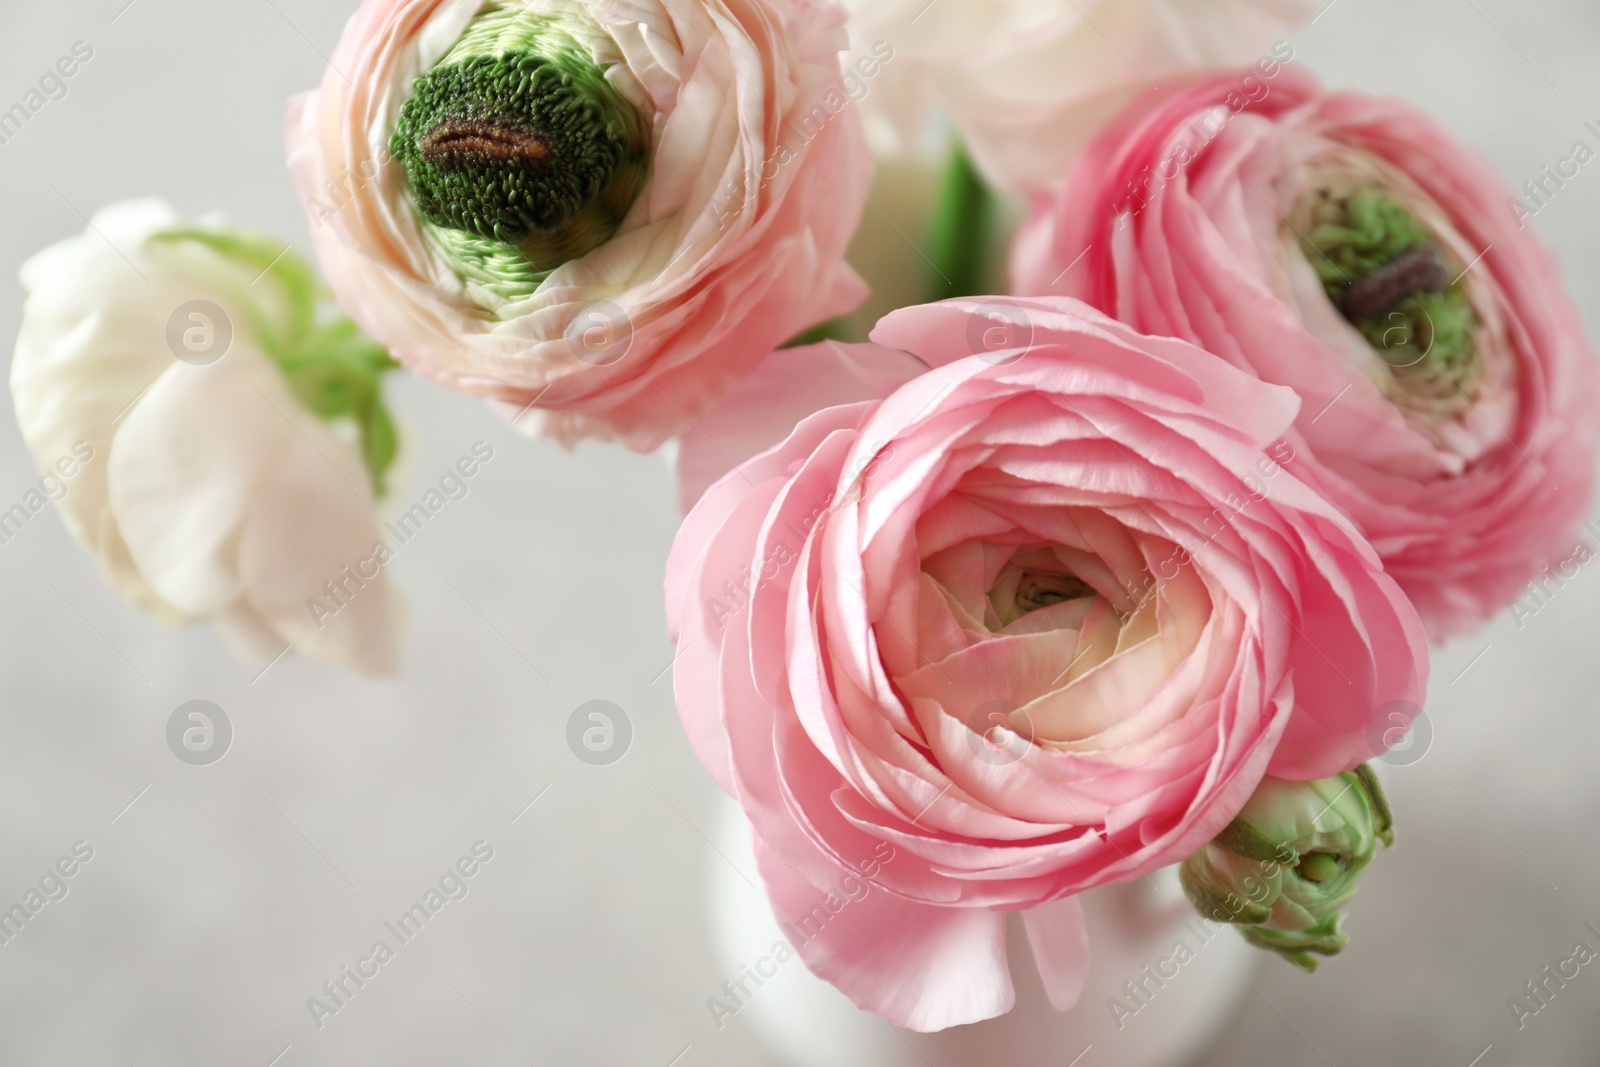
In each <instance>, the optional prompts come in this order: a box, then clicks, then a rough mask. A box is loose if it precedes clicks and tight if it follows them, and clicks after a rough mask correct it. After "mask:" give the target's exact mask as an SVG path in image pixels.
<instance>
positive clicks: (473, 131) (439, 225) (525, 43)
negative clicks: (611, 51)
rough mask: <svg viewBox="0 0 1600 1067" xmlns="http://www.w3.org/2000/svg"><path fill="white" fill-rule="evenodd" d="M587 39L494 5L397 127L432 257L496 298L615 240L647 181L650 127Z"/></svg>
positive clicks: (422, 84) (404, 110) (425, 80)
mask: <svg viewBox="0 0 1600 1067" xmlns="http://www.w3.org/2000/svg"><path fill="white" fill-rule="evenodd" d="M585 32H588V33H590V34H592V32H593V31H592V30H587V31H586V30H585V28H581V27H576V26H574V25H572V24H570V23H567V22H563V21H561V20H558V19H556V18H553V17H550V16H542V15H535V14H530V13H528V12H527V11H525V10H524V9H523V8H522V5H520V4H517V5H510V6H507V5H505V4H500V3H490V4H489V5H486V8H485V10H484V11H483V13H481V14H480V15H479V16H478V18H477V19H475V20H474V21H473V23H472V25H471V26H470V27H469V28H468V29H467V31H466V33H465V34H464V35H463V36H462V38H461V39H460V40H459V41H457V42H456V44H455V46H454V47H452V48H451V50H450V51H449V52H448V53H447V54H446V55H445V56H444V58H443V59H441V60H440V62H439V64H438V65H437V66H435V67H433V68H432V69H431V70H429V71H428V72H427V73H426V74H424V75H423V76H422V77H421V78H419V79H417V81H416V83H415V84H414V85H413V87H412V94H411V97H410V99H408V100H407V101H406V102H405V104H404V105H403V106H402V107H401V109H400V117H399V120H398V122H397V123H396V125H395V131H394V136H393V139H392V142H391V149H392V151H393V153H394V156H395V158H396V159H397V160H398V161H399V162H400V165H401V166H402V167H403V168H404V169H405V172H406V176H407V178H408V179H409V182H410V186H411V193H412V197H413V199H414V201H415V203H416V205H417V209H418V210H419V211H420V212H421V213H422V215H423V216H424V218H426V219H427V220H428V222H429V223H430V224H431V227H432V229H433V232H432V233H431V234H430V236H431V237H432V238H433V243H434V246H435V247H436V248H437V249H439V250H440V251H442V252H443V254H444V255H445V256H446V257H447V258H449V259H450V260H451V262H452V264H453V265H455V266H456V268H457V273H458V274H460V275H461V276H462V278H463V280H466V281H468V282H471V283H476V284H479V285H482V286H485V287H486V288H488V289H489V290H490V291H491V292H493V293H495V294H496V295H498V296H499V297H501V298H503V299H507V300H515V299H518V298H521V297H526V296H528V295H531V293H532V292H533V291H534V290H535V289H537V287H538V285H539V283H540V282H542V281H543V280H544V278H545V277H547V276H548V275H549V273H550V272H551V271H553V270H555V268H557V267H559V266H560V265H561V264H563V263H566V262H568V261H570V260H572V259H576V258H578V257H579V256H582V255H584V254H586V253H587V252H589V251H591V250H592V249H594V248H596V247H598V246H599V245H602V244H604V243H605V242H606V241H608V240H610V239H611V237H612V236H613V235H614V234H615V233H616V231H617V228H618V227H619V226H620V225H621V224H622V220H623V218H624V217H625V216H626V215H627V213H628V209H629V208H630V207H632V205H633V202H634V201H635V200H636V199H637V198H638V195H639V192H640V191H641V190H642V189H643V188H644V185H645V182H646V180H647V178H648V175H649V137H648V131H647V128H646V124H645V122H644V121H643V120H642V119H641V117H640V115H639V113H638V111H637V109H635V108H634V106H633V105H632V104H631V103H630V102H629V101H628V100H627V99H626V98H625V97H624V96H623V95H622V93H621V92H619V91H618V89H617V88H616V87H615V86H614V85H613V84H612V83H611V82H610V81H608V80H607V79H606V68H605V67H604V66H602V65H601V64H599V63H597V62H596V61H595V60H594V58H593V55H592V52H591V50H590V49H589V47H588V46H587V45H585V44H584V42H583V40H582V39H581V38H582V36H583V35H584V33H585Z"/></svg>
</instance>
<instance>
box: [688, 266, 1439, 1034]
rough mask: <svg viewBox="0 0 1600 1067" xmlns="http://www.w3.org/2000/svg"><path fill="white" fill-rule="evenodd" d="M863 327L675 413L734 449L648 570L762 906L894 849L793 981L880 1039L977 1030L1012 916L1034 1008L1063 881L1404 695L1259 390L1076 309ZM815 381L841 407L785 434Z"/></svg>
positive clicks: (1420, 682)
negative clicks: (837, 1001)
mask: <svg viewBox="0 0 1600 1067" xmlns="http://www.w3.org/2000/svg"><path fill="white" fill-rule="evenodd" d="M872 340H873V343H872V344H870V345H857V346H843V345H827V346H820V347H817V348H814V349H810V350H804V349H799V350H789V351H786V352H777V353H774V354H773V356H772V357H770V358H769V359H768V360H767V361H766V362H764V363H763V364H762V366H761V367H760V368H759V369H758V370H757V371H756V373H755V374H754V375H753V376H752V378H751V379H750V380H749V381H748V382H747V383H746V385H745V386H743V387H741V390H742V391H741V393H740V394H738V395H736V396H735V397H733V398H731V399H730V400H729V401H728V402H727V403H725V404H724V405H723V406H722V407H720V408H719V409H717V410H716V411H714V412H712V413H711V415H710V416H709V417H708V418H707V419H706V420H705V422H704V424H703V425H704V429H705V437H706V439H707V441H708V442H715V443H716V445H715V447H717V448H727V449H729V450H731V451H732V452H734V453H735V458H737V457H738V456H742V455H751V452H752V451H754V452H755V454H753V455H751V458H748V459H744V461H743V462H741V463H740V464H739V466H738V467H737V469H735V470H733V471H732V472H730V473H728V474H726V475H725V476H724V477H722V478H721V479H720V480H718V481H717V482H716V483H715V484H714V485H712V486H711V487H710V488H709V489H708V490H707V491H706V492H705V493H704V495H703V496H701V497H700V498H699V503H698V504H696V505H695V506H694V508H693V510H692V511H691V512H690V514H689V516H688V518H687V519H686V520H685V523H684V526H683V529H682V531H681V532H680V534H679V537H678V540H677V543H676V545H675V546H674V550H673V553H672V556H671V558H670V560H669V563H668V573H667V596H668V608H669V615H670V618H671V621H672V626H673V632H674V634H675V639H676V641H677V643H678V646H679V659H678V661H677V668H676V688H677V701H678V708H679V712H680V714H681V715H682V717H683V720H684V723H685V726H686V727H687V730H688V733H689V736H690V738H691V740H692V742H693V744H694V747H695V749H696V751H697V753H698V754H699V756H700V757H701V759H702V761H703V762H704V763H705V764H706V766H707V767H708V768H709V769H710V771H711V773H712V774H713V775H714V776H715V778H716V780H717V781H718V783H719V784H720V785H721V786H722V787H723V788H724V789H725V790H727V791H728V792H729V793H730V794H732V795H733V796H734V797H735V798H737V800H738V801H739V803H740V804H741V805H742V807H743V809H744V811H745V812H746V813H747V815H748V816H749V818H750V821H751V823H752V825H753V828H754V833H755V837H756V845H757V854H758V856H759V858H760V863H761V871H762V874H763V876H764V878H765V879H766V883H767V888H768V891H769V893H770V896H771V898H772V901H773V905H774V907H775V909H776V911H777V914H778V917H779V918H780V920H788V921H798V920H799V918H800V917H801V916H802V914H803V913H804V912H805V911H806V909H808V908H809V907H810V906H811V905H812V904H814V903H815V899H816V894H817V891H818V889H819V888H821V887H826V886H828V885H831V884H836V883H837V880H838V878H840V877H841V876H842V875H843V874H844V873H846V872H851V873H854V872H856V871H857V870H858V868H859V864H860V862H861V861H862V860H863V859H865V858H868V857H871V856H873V855H876V854H877V852H875V850H876V849H878V848H879V847H880V846H882V845H883V844H884V843H888V844H889V845H890V846H892V847H893V849H894V850H895V851H894V855H895V856H896V859H895V861H894V862H893V863H892V864H884V865H882V867H881V868H880V869H878V870H877V873H876V874H875V875H873V876H872V877H871V880H872V881H873V883H874V885H875V886H876V887H878V888H881V889H882V890H883V892H880V893H872V894H870V895H868V896H867V897H866V898H865V899H864V900H862V901H860V902H858V903H854V904H852V905H851V907H850V908H849V909H847V910H846V911H844V912H842V913H841V914H839V915H838V916H837V917H835V918H834V919H833V920H832V922H831V923H830V925H829V927H828V929H827V930H826V932H825V933H824V934H823V936H820V937H818V938H815V939H813V940H811V941H809V942H808V943H806V944H805V945H804V946H802V947H800V948H799V952H800V954H801V956H802V957H803V958H804V959H805V960H806V962H807V963H808V965H809V966H810V967H811V968H812V969H813V970H814V971H815V972H816V973H817V974H819V975H821V976H822V977H824V978H826V979H828V980H829V981H831V982H833V983H834V984H835V985H837V986H838V987H839V988H840V989H841V990H842V991H843V992H845V993H846V994H847V995H849V996H850V997H851V998H852V999H854V1000H855V1001H856V1003H857V1004H858V1005H860V1006H861V1007H863V1008H866V1009H869V1010H873V1011H876V1012H878V1013H879V1014H882V1015H884V1016H886V1017H887V1018H889V1019H890V1020H892V1021H894V1022H896V1023H899V1024H901V1025H904V1026H908V1027H911V1028H914V1029H918V1030H936V1029H940V1028H943V1027H947V1026H952V1025H956V1024H960V1023H970V1022H975V1021H978V1020H981V1019H985V1018H990V1017H992V1016H995V1015H999V1014H1001V1013H1003V1012H1005V1011H1007V1010H1009V1008H1010V1006H1011V1003H1012V997H1013V994H1012V986H1011V978H1010V973H1009V970H1008V967H1007V964H1006V958H1005V947H1004V920H1005V914H1006V913H1007V912H1011V911H1021V912H1023V913H1024V921H1025V925H1026V927H1027V930H1028V933H1029V935H1030V938H1031V940H1032V944H1033V953H1034V956H1035V958H1036V959H1037V960H1038V962H1039V966H1040V969H1041V973H1042V976H1043V978H1044V980H1045V984H1046V987H1047V989H1048V990H1049V992H1050V995H1051V998H1052V1001H1053V1002H1054V1003H1055V1004H1056V1005H1057V1006H1058V1007H1061V1008H1065V1007H1068V1006H1070V1005H1071V1004H1072V1002H1073V1001H1074V1000H1075V999H1076V998H1077V996H1078V993H1079V991H1080V990H1081V988H1082V983H1083V979H1084V975H1085V972H1086V968H1087V966H1088V960H1087V947H1086V932H1085V930H1084V926H1083V918H1082V914H1081V911H1080V910H1079V904H1078V902H1077V901H1076V900H1075V899H1074V896H1075V894H1077V893H1079V892H1081V891H1083V890H1085V889H1088V888H1091V887H1093V886H1098V885H1102V884H1106V883H1110V882H1117V881H1124V880H1129V879H1134V878H1138V877H1140V876H1141V874H1142V873H1143V872H1147V871H1151V870H1154V869H1156V868H1158V867H1161V866H1164V865H1168V864H1173V863H1178V862H1181V861H1183V860H1184V859H1186V858H1188V857H1189V856H1190V855H1192V854H1193V853H1195V852H1197V851H1198V850H1200V849H1201V848H1202V847H1203V846H1205V845H1206V844H1207V842H1209V841H1211V840H1212V839H1213V838H1214V837H1216V835H1217V834H1218V833H1220V832H1221V831H1222V830H1223V829H1224V828H1225V827H1226V826H1227V825H1228V824H1229V823H1230V822H1231V821H1232V820H1233V819H1234V818H1235V817H1236V816H1237V815H1238V814H1239V812H1240V810H1241V809H1242V808H1243V807H1244V805H1245V803H1246V802H1247V801H1248V800H1249V798H1250V796H1251V794H1252V793H1253V792H1254V791H1255V789H1256V787H1257V785H1258V784H1259V783H1260V782H1261V780H1262V778H1263V776H1264V775H1267V774H1269V773H1270V774H1272V775H1274V776H1276V777H1278V778H1282V779H1288V780H1311V779H1317V778H1323V777H1327V776H1329V775H1334V774H1338V773H1341V772H1343V771H1346V770H1349V769H1351V768H1353V767H1355V766H1357V765H1359V764H1360V763H1361V762H1362V761H1363V760H1364V759H1366V758H1368V757H1369V756H1371V755H1372V751H1371V741H1370V739H1369V738H1370V734H1371V731H1370V730H1369V723H1370V721H1371V720H1372V718H1373V715H1374V713H1375V711H1376V710H1377V709H1379V708H1381V707H1383V706H1385V705H1386V704H1388V703H1389V702H1391V701H1412V702H1420V700H1421V698H1422V694H1423V692H1424V689H1425V684H1426V675H1427V654H1426V642H1425V639H1424V635H1423V631H1422V626H1421V622H1420V620H1419V619H1418V618H1417V616H1416V613H1415V611H1414V610H1413V609H1412V607H1411V605H1410V603H1409V602H1408V601H1407V600H1406V598H1405V596H1404V595H1403V594H1402V593H1401V592H1400V590H1399V588H1398V586H1396V584H1395V583H1394V581H1393V580H1392V579H1390V578H1389V577H1387V576H1386V575H1385V574H1384V573H1383V570H1382V567H1381V565H1380V563H1379V561H1378V559H1377V556H1376V555H1375V554H1374V552H1373V551H1372V549H1371V548H1370V546H1368V545H1367V543H1366V542H1365V541H1364V540H1362V538H1361V537H1360V535H1359V534H1358V533H1357V532H1356V531H1355V529H1354V528H1353V527H1352V526H1351V524H1350V523H1349V522H1348V521H1347V520H1346V519H1345V518H1343V517H1342V516H1341V515H1339V513H1338V512H1337V511H1336V510H1335V509H1334V508H1332V507H1331V506H1330V505H1328V504H1327V503H1326V502H1324V501H1323V500H1322V499H1321V498H1320V497H1319V496H1318V495H1317V494H1316V493H1314V492H1312V491H1311V490H1310V489H1309V488H1308V487H1307V486H1305V485H1304V484H1302V483H1300V482H1299V481H1298V480H1297V479H1296V478H1295V476H1294V475H1293V474H1292V473H1290V470H1289V469H1288V468H1286V467H1285V465H1284V464H1285V462H1286V461H1287V460H1289V458H1290V453H1289V452H1288V451H1287V450H1286V449H1287V447H1288V446H1287V445H1286V443H1285V442H1284V440H1283V435H1284V433H1285V432H1287V431H1288V429H1289V428H1290V426H1291V425H1292V424H1293V421H1294V418H1295V414H1296V412H1297V410H1298V403H1297V401H1296V399H1295V397H1294V394H1293V393H1292V392H1291V391H1290V390H1287V389H1284V388H1281V387H1277V386H1271V385H1267V384H1265V383H1262V382H1260V381H1259V380H1257V379H1255V378H1252V377H1251V376H1249V375H1247V374H1244V373H1242V372H1240V371H1238V370H1236V369H1235V368H1233V367H1230V366H1229V365H1228V364H1227V363H1225V362H1224V361H1222V360H1220V359H1218V358H1216V357H1214V356H1212V355H1209V354H1208V353H1206V352H1204V351H1201V350H1200V349H1197V348H1195V347H1193V346H1191V345H1188V344H1185V343H1183V342H1181V341H1175V340H1171V339H1166V338H1153V337H1146V336H1143V335H1141V334H1139V333H1137V332H1135V331H1134V330H1132V329H1130V328H1128V327H1127V326H1124V325H1122V324H1120V323H1117V322H1115V321H1113V320H1110V319H1108V318H1105V317H1104V316H1102V315H1100V314H1099V313H1097V312H1094V311H1093V310H1092V309H1090V308H1088V307H1086V306H1084V305H1082V304H1079V303H1077V302H1076V301H1067V300H1025V299H1007V298H988V299H987V300H958V301H950V302H946V303H943V304H935V305H927V306H922V307H913V308H908V309H905V310H902V311H898V312H896V313H894V314H892V315H890V316H888V317H887V318H886V319H884V320H883V321H882V322H881V323H879V325H878V327H877V329H876V330H875V331H874V333H873V335H872ZM819 374H828V375H829V377H830V379H831V380H832V382H833V384H832V385H831V386H829V387H828V388H822V387H821V386H819V385H818V383H817V376H818V375H819ZM807 387H809V388H807ZM830 390H831V392H832V394H833V397H834V398H835V399H837V400H843V401H848V400H852V399H853V400H854V402H841V403H837V404H836V405H835V406H831V407H825V408H823V409H822V410H820V411H816V412H815V414H811V415H809V416H808V417H803V418H800V421H799V423H798V425H797V426H796V425H794V421H795V419H794V418H793V417H791V416H794V415H798V414H803V411H796V410H793V403H792V398H793V397H796V396H805V397H809V398H812V399H818V398H822V397H824V396H826V395H828V393H829V392H830ZM759 396H765V397H768V398H770V402H768V403H755V402H752V400H753V399H754V398H756V397H759ZM786 411H788V414H786V413H785V412H786ZM786 425H789V426H794V428H793V431H792V432H791V433H789V434H788V436H787V437H785V438H783V439H782V440H781V441H780V442H779V443H777V444H776V445H774V446H772V447H770V448H766V450H765V451H760V450H759V449H760V448H761V447H762V438H763V437H766V436H769V435H771V434H773V433H774V432H777V433H782V432H783V429H782V427H784V426H786ZM775 427H777V429H776V431H775V430H774V428H775ZM1291 466H1292V464H1291ZM706 469H707V466H706V461H705V460H704V458H703V457H699V458H693V457H689V458H688V462H687V466H686V470H691V471H692V472H694V475H695V476H697V477H698V476H701V475H703V474H704V473H705V471H706Z"/></svg>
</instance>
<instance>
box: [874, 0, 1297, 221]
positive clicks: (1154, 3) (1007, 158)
mask: <svg viewBox="0 0 1600 1067" xmlns="http://www.w3.org/2000/svg"><path fill="white" fill-rule="evenodd" d="M1324 2H1325V0H1076V2H1074V3H1063V2H1062V0H934V2H933V3H929V2H928V0H845V3H846V5H847V6H848V7H849V8H850V36H851V41H852V44H853V46H854V47H855V49H856V50H857V51H861V50H863V49H867V48H871V47H875V46H876V47H879V48H880V50H881V51H882V50H887V51H889V52H891V53H892V58H891V59H890V60H889V61H888V62H887V63H884V64H883V69H882V73H881V74H879V75H878V76H877V77H875V78H874V79H873V80H872V81H871V82H870V83H869V87H868V90H867V93H866V95H865V97H864V98H863V100H862V106H863V108H864V110H865V111H866V114H867V119H868V128H869V130H870V132H871V133H872V135H873V139H874V142H875V143H876V144H878V145H879V146H881V147H882V148H883V149H885V150H887V151H891V152H893V151H899V150H905V149H908V148H910V147H912V146H915V145H916V144H917V143H918V141H919V139H920V138H921V137H922V136H923V135H924V134H925V133H926V131H927V129H928V126H929V124H930V122H931V121H932V120H933V117H934V116H935V115H936V114H938V113H939V112H941V111H943V112H945V113H947V114H948V115H949V116H950V118H951V120H952V121H953V123H954V125H955V128H956V130H957V131H958V132H959V134H960V136H961V138H962V140H963V142H964V143H965V145H966V147H967V150H968V151H969V152H970V153H971V154H972V157H973V161H974V162H975V163H976V164H977V167H978V169H979V170H980V171H981V172H982V173H983V175H984V177H985V178H986V179H987V180H988V181H989V182H990V183H991V184H992V185H995V186H996V187H998V188H1001V189H1005V190H1008V191H1024V190H1037V189H1045V188H1049V187H1050V186H1053V185H1054V184H1055V183H1056V182H1057V181H1059V180H1060V179H1061V176H1062V175H1063V174H1065V173H1066V171H1067V167H1068V166H1069V165H1070V164H1071V162H1072V160H1073V158H1074V157H1075V156H1076V155H1077V154H1078V153H1079V152H1080V151H1082V149H1083V147H1084V146H1085V145H1086V144H1088V143H1089V140H1090V139H1091V138H1092V137H1093V136H1094V134H1095V133H1096V132H1097V130H1098V129H1099V127H1100V126H1101V125H1102V124H1103V123H1105V122H1106V121H1107V120H1109V119H1110V118H1111V117H1112V116H1113V115H1115V114H1116V113H1117V111H1118V110H1119V109H1120V108H1121V107H1122V106H1123V105H1125V104H1126V103H1128V102H1129V101H1130V100H1132V99H1133V98H1134V97H1136V96H1138V95H1139V93H1141V92H1142V91H1144V90H1145V89H1147V88H1149V87H1150V86H1151V85H1153V84H1164V83H1165V82H1166V81H1167V80H1168V79H1171V78H1173V77H1176V76H1181V75H1186V74H1191V73H1193V72H1195V71H1202V70H1212V69H1216V68H1219V67H1235V66H1238V65H1240V64H1242V63H1250V62H1261V63H1263V64H1265V65H1270V66H1276V64H1277V63H1278V62H1279V61H1281V60H1283V59H1286V58H1288V57H1290V56H1292V55H1293V54H1294V50H1293V47H1292V46H1290V45H1289V44H1288V43H1287V42H1286V41H1284V40H1282V39H1281V38H1283V37H1284V36H1285V35H1286V34H1288V33H1290V32H1291V31H1293V30H1295V29H1298V28H1299V27H1301V26H1303V25H1305V24H1306V23H1307V22H1308V21H1309V20H1310V19H1311V18H1312V16H1313V15H1315V14H1316V12H1317V11H1318V9H1319V8H1320V7H1321V6H1322V3H1324Z"/></svg>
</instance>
